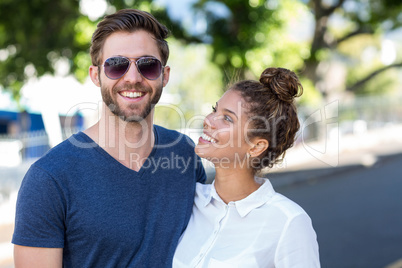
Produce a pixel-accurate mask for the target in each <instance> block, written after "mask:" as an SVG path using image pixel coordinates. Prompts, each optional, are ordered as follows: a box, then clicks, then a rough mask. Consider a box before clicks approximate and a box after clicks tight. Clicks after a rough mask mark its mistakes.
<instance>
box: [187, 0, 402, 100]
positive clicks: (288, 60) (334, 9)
mask: <svg viewBox="0 0 402 268" xmlns="http://www.w3.org/2000/svg"><path fill="white" fill-rule="evenodd" d="M301 4H303V5H305V8H307V9H308V12H309V13H310V14H311V17H312V18H313V35H312V38H311V40H310V41H309V43H308V47H309V48H308V51H307V53H306V50H305V46H304V45H303V44H300V43H299V44H297V43H296V44H295V43H294V42H291V41H290V40H289V38H286V36H285V35H283V34H282V35H281V33H283V32H284V31H285V30H286V25H287V24H288V23H289V21H290V20H291V19H292V18H295V17H297V16H303V15H305V13H300V11H303V10H304V8H303V7H302V6H301ZM217 5H221V6H223V7H225V9H226V10H227V15H226V16H219V14H217V12H216V9H217V8H215V7H216V6H217ZM194 8H195V10H196V12H197V13H202V14H204V17H205V18H206V22H207V25H208V26H207V28H206V32H205V34H206V35H207V37H208V38H209V39H210V43H211V45H212V47H213V50H214V54H213V60H214V61H215V63H217V64H218V65H219V66H220V67H221V68H222V69H223V70H225V71H226V72H229V74H231V71H230V70H233V69H235V70H239V69H240V70H241V71H240V74H239V76H240V78H243V77H247V71H248V70H253V68H252V65H253V64H254V63H253V62H255V61H260V62H264V64H265V65H266V64H270V65H275V64H279V65H282V66H287V67H290V68H292V69H298V70H299V73H301V74H302V75H303V76H304V77H305V78H307V79H309V80H310V81H311V83H312V84H311V85H313V86H314V87H315V88H316V89H318V90H319V92H320V93H321V94H322V95H323V96H324V97H325V96H326V94H327V91H328V86H327V85H326V84H325V83H323V82H322V80H323V79H324V77H325V76H326V75H327V74H326V73H325V72H323V71H322V70H320V63H321V62H325V61H331V60H333V59H334V58H336V57H338V58H343V61H348V62H352V63H353V64H352V65H351V66H352V67H353V68H356V67H361V66H367V63H366V62H364V63H362V61H361V60H360V59H357V58H356V56H353V55H352V56H351V55H350V54H349V53H344V52H345V51H342V50H341V49H340V48H341V46H343V47H345V45H344V44H347V43H348V42H349V41H351V40H353V39H356V38H361V37H363V38H364V37H365V36H370V38H371V39H373V40H374V39H376V40H377V42H378V39H379V38H380V37H381V35H382V34H383V33H385V32H387V31H391V30H394V29H397V28H400V27H401V26H402V17H401V14H402V2H401V1H400V0H385V1H377V0H350V1H346V0H334V1H326V0H304V1H291V0H285V1H278V0H268V1H260V0H249V1H242V0H234V1H225V0H199V1H198V2H197V3H196V4H195V5H194ZM221 9H222V8H221ZM339 21H341V22H342V27H339V26H338V25H339V23H337V22H339ZM306 27H308V25H306ZM203 34H204V33H203ZM286 34H288V33H287V32H286ZM200 35H202V34H200ZM346 46H347V45H346ZM362 46H364V44H362ZM359 49H360V50H361V49H362V47H359ZM256 51H263V52H262V53H258V54H256V55H257V57H249V56H250V55H252V54H254V53H255V52H256ZM348 52H351V51H350V50H349V51H348ZM359 52H361V51H359V50H355V51H352V53H355V55H356V54H359ZM264 55H265V56H266V55H270V56H272V57H273V58H274V59H273V60H271V61H264ZM359 56H360V55H359ZM300 60H301V61H302V63H300ZM399 60H400V61H399V62H395V63H393V64H391V65H387V66H385V65H384V64H382V63H379V62H372V63H371V64H370V68H368V69H367V70H366V72H363V73H353V72H351V74H355V75H357V76H355V77H348V84H347V86H346V88H347V89H348V90H350V91H352V92H356V91H357V90H358V89H359V88H361V87H362V86H364V85H365V84H366V83H367V82H368V81H370V80H371V79H372V78H374V77H377V76H378V75H379V74H380V73H382V72H384V71H387V70H389V69H392V68H395V67H401V66H402V59H399ZM356 61H357V63H356ZM259 71H261V70H258V71H257V70H256V69H254V72H253V73H254V75H258V73H259ZM306 84H310V83H306Z"/></svg>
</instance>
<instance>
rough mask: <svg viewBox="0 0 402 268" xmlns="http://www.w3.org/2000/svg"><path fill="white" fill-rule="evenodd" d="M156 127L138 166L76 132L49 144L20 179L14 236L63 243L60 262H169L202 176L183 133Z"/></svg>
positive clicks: (22, 241)
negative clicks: (127, 163) (123, 161)
mask: <svg viewBox="0 0 402 268" xmlns="http://www.w3.org/2000/svg"><path fill="white" fill-rule="evenodd" d="M154 132H155V147H154V148H153V150H152V152H151V154H150V155H149V157H148V158H147V159H146V161H145V162H144V164H143V166H142V168H141V169H140V170H139V171H138V172H136V171H133V170H131V169H129V168H127V167H126V166H124V165H122V164H121V163H119V162H118V161H117V160H115V159H114V158H112V157H111V156H110V155H109V154H108V153H107V152H106V151H104V150H103V149H102V148H100V147H99V146H98V145H97V144H96V143H95V142H94V141H93V140H92V139H90V138H89V137H88V136H86V135H85V134H84V133H82V132H80V133H78V134H75V135H73V136H71V137H70V138H69V139H68V140H66V141H64V142H62V143H61V144H59V145H58V146H56V147H55V148H53V149H52V150H50V151H49V152H48V153H47V154H46V155H45V156H44V157H42V158H41V159H39V160H38V161H37V162H36V163H34V164H33V165H32V166H31V168H30V169H29V171H28V172H27V174H26V176H25V178H24V180H23V182H22V185H21V188H20V191H19V194H18V200H17V211H16V220H15V231H14V236H13V240H12V242H13V243H14V244H17V245H23V246H31V247H50V248H63V264H64V267H171V263H172V258H173V254H174V251H175V248H176V246H177V242H178V240H179V238H180V235H181V234H182V232H183V231H184V229H185V228H186V226H187V222H188V220H189V217H190V214H191V210H192V204H193V198H194V191H195V183H196V181H200V182H204V181H205V179H206V176H205V171H204V169H203V167H202V164H201V161H200V159H199V158H198V157H197V156H196V155H195V153H194V144H193V143H192V141H191V140H190V139H189V138H188V137H187V136H184V135H182V134H180V133H178V132H176V131H171V130H167V129H165V128H162V127H159V126H155V127H154ZM132 160H137V159H135V156H133V159H132Z"/></svg>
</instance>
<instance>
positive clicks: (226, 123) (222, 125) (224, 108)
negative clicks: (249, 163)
mask: <svg viewBox="0 0 402 268" xmlns="http://www.w3.org/2000/svg"><path fill="white" fill-rule="evenodd" d="M247 111H248V109H247V108H246V105H245V101H244V99H243V98H242V97H241V95H240V93H239V92H238V91H235V90H229V91H227V92H226V93H225V94H223V96H222V97H221V98H220V100H219V101H218V102H217V103H216V106H214V107H213V110H212V113H210V114H209V115H208V116H207V117H206V118H205V120H204V131H203V135H202V136H201V137H200V138H199V140H198V145H197V146H196V148H195V152H196V153H197V154H198V155H199V156H200V157H202V158H206V159H208V160H210V161H211V162H213V163H215V164H216V163H221V164H222V165H224V164H228V166H229V165H231V166H233V164H236V163H237V161H240V162H238V163H237V164H244V161H245V159H246V158H245V157H246V154H247V152H248V150H249V149H250V147H251V142H250V141H249V140H248V138H247V130H248V128H249V124H250V122H249V120H248V119H249V118H248V116H247V114H246V113H247Z"/></svg>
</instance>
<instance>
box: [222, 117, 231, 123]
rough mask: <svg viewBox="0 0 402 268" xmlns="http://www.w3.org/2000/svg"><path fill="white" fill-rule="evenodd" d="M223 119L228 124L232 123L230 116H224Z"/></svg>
mask: <svg viewBox="0 0 402 268" xmlns="http://www.w3.org/2000/svg"><path fill="white" fill-rule="evenodd" d="M224 118H225V120H226V121H228V122H230V123H233V120H232V118H231V117H230V116H228V115H225V116H224Z"/></svg>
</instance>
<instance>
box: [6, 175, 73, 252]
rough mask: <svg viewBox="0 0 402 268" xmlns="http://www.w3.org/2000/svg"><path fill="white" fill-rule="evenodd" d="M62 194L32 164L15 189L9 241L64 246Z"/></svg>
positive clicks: (54, 184)
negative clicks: (15, 201) (17, 189)
mask: <svg viewBox="0 0 402 268" xmlns="http://www.w3.org/2000/svg"><path fill="white" fill-rule="evenodd" d="M64 215H65V198H64V196H63V194H62V191H61V188H60V186H59V185H58V184H57V183H56V182H55V180H54V179H53V178H52V176H50V175H49V174H48V173H47V172H45V171H44V170H42V169H40V168H37V167H31V168H30V169H29V170H28V172H27V174H26V175H25V177H24V179H23V181H22V183H21V187H20V190H19V192H18V198H17V206H16V215H15V229H14V235H13V239H12V243H13V244H16V245H22V246H30V247H47V248H62V247H64V233H65V231H64Z"/></svg>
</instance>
